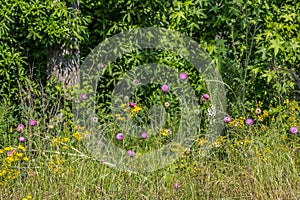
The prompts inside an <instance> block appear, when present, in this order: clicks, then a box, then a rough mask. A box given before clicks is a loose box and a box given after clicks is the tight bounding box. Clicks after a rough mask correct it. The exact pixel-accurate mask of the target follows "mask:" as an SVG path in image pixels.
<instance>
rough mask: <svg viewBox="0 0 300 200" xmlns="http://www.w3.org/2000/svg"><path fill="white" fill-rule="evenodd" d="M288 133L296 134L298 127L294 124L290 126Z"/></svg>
mask: <svg viewBox="0 0 300 200" xmlns="http://www.w3.org/2000/svg"><path fill="white" fill-rule="evenodd" d="M290 133H291V134H298V128H297V127H296V126H292V127H291V128H290Z"/></svg>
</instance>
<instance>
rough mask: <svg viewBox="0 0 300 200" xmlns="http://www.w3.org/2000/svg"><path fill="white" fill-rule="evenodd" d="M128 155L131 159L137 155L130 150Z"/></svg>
mask: <svg viewBox="0 0 300 200" xmlns="http://www.w3.org/2000/svg"><path fill="white" fill-rule="evenodd" d="M127 154H128V155H129V156H130V157H134V156H135V153H134V151H133V150H128V151H127Z"/></svg>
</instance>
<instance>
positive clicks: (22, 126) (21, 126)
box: [17, 124, 25, 133]
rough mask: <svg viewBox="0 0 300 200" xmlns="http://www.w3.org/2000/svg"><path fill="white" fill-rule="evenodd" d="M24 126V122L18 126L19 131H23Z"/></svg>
mask: <svg viewBox="0 0 300 200" xmlns="http://www.w3.org/2000/svg"><path fill="white" fill-rule="evenodd" d="M24 127H25V126H24V124H19V125H18V127H17V132H18V133H21V132H22V131H23V129H24Z"/></svg>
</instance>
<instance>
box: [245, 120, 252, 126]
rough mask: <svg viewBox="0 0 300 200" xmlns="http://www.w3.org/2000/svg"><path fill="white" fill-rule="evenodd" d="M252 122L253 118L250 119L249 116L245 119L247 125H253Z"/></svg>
mask: <svg viewBox="0 0 300 200" xmlns="http://www.w3.org/2000/svg"><path fill="white" fill-rule="evenodd" d="M253 123H254V121H253V119H251V118H248V119H247V120H246V124H248V125H250V126H251V125H253Z"/></svg>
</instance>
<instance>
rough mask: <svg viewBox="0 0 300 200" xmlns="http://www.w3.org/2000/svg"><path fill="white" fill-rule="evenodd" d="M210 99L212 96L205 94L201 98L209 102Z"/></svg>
mask: <svg viewBox="0 0 300 200" xmlns="http://www.w3.org/2000/svg"><path fill="white" fill-rule="evenodd" d="M209 97H210V96H209V95H208V94H203V95H202V97H201V98H202V99H203V100H205V101H207V100H208V99H209Z"/></svg>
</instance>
